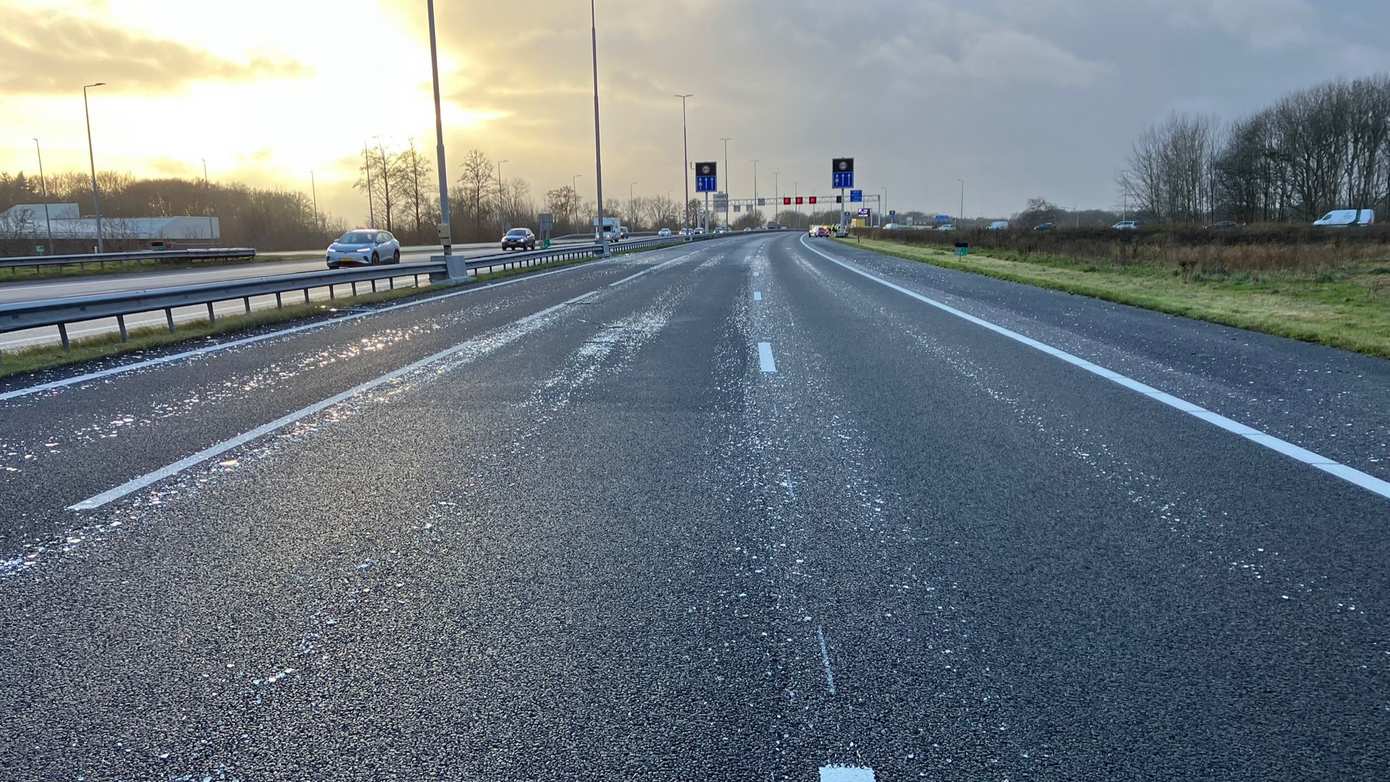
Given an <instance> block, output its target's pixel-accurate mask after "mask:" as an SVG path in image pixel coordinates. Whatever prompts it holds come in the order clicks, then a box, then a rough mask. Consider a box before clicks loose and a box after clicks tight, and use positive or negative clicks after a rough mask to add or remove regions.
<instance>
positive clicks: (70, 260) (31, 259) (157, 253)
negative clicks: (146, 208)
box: [0, 247, 256, 270]
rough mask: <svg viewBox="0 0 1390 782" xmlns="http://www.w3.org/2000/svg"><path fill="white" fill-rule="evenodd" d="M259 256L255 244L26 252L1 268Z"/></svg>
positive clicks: (4, 261) (0, 261)
mask: <svg viewBox="0 0 1390 782" xmlns="http://www.w3.org/2000/svg"><path fill="white" fill-rule="evenodd" d="M255 257H256V248H254V247H212V248H208V249H203V250H140V251H136V252H125V253H77V254H73V255H25V256H18V257H13V258H0V269H14V270H17V269H21V268H37V267H39V266H68V265H70V264H79V265H81V266H86V265H87V264H89V263H101V264H106V263H124V262H130V261H244V260H251V259H253V258H255Z"/></svg>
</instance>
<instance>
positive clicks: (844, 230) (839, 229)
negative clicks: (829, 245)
mask: <svg viewBox="0 0 1390 782" xmlns="http://www.w3.org/2000/svg"><path fill="white" fill-rule="evenodd" d="M835 238H836V239H848V238H849V227H848V226H843V225H837V226H835Z"/></svg>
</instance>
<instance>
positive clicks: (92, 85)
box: [82, 81, 106, 90]
mask: <svg viewBox="0 0 1390 782" xmlns="http://www.w3.org/2000/svg"><path fill="white" fill-rule="evenodd" d="M105 86H106V82H104V81H98V82H93V83H91V84H84V85H82V89H84V90H85V89H87V88H88V87H105Z"/></svg>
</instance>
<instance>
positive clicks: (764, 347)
mask: <svg viewBox="0 0 1390 782" xmlns="http://www.w3.org/2000/svg"><path fill="white" fill-rule="evenodd" d="M758 367H759V368H760V369H761V370H762V371H764V372H776V371H777V359H775V358H773V357H772V343H771V342H759V343H758Z"/></svg>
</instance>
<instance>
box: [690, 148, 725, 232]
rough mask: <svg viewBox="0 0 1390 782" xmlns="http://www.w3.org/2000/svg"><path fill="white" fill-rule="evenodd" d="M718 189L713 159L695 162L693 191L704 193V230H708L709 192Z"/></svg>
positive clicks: (715, 164) (717, 166)
mask: <svg viewBox="0 0 1390 782" xmlns="http://www.w3.org/2000/svg"><path fill="white" fill-rule="evenodd" d="M718 190H719V165H718V164H717V163H715V162H714V161H713V160H710V161H707V162H704V163H696V164H695V192H696V193H704V194H705V211H704V214H702V215H700V217H701V218H703V222H704V225H703V226H701V227H703V228H704V229H705V230H707V231H708V230H709V194H710V193H714V192H717V191H718Z"/></svg>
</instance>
